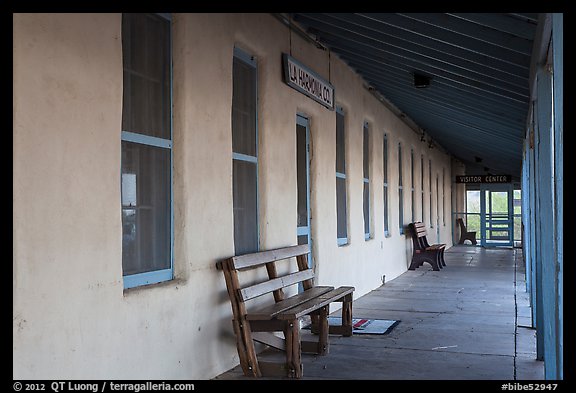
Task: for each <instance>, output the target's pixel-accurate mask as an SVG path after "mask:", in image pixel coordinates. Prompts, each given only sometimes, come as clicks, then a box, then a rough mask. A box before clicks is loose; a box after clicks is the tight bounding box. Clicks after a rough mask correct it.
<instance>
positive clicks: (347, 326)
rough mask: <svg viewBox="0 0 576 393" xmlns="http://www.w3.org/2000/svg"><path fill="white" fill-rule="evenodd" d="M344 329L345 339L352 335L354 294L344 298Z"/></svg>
mask: <svg viewBox="0 0 576 393" xmlns="http://www.w3.org/2000/svg"><path fill="white" fill-rule="evenodd" d="M342 328H343V330H344V332H343V333H342V335H343V336H344V337H350V336H351V335H352V294H348V295H346V296H344V301H343V302H342Z"/></svg>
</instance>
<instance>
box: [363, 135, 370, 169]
mask: <svg viewBox="0 0 576 393" xmlns="http://www.w3.org/2000/svg"><path fill="white" fill-rule="evenodd" d="M368 141H369V139H368V126H364V143H363V157H364V163H363V167H364V178H365V179H368V177H369V176H370V171H369V162H370V157H369V156H368V154H369V153H368Z"/></svg>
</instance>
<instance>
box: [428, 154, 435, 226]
mask: <svg viewBox="0 0 576 393" xmlns="http://www.w3.org/2000/svg"><path fill="white" fill-rule="evenodd" d="M428 172H429V173H428V175H429V176H428V180H429V183H428V191H429V194H430V228H434V221H433V218H432V160H428Z"/></svg>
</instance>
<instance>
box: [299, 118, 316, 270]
mask: <svg viewBox="0 0 576 393" xmlns="http://www.w3.org/2000/svg"><path fill="white" fill-rule="evenodd" d="M296 171H297V187H298V224H297V225H298V227H297V235H298V244H299V245H300V244H309V245H310V250H312V243H311V237H310V124H309V121H308V119H307V118H306V117H304V116H302V115H297V116H296ZM308 266H309V267H312V253H310V254H308Z"/></svg>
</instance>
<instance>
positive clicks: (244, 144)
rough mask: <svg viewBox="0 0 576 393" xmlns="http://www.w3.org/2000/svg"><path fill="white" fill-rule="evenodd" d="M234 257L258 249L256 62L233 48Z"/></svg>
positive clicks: (251, 57) (252, 57)
mask: <svg viewBox="0 0 576 393" xmlns="http://www.w3.org/2000/svg"><path fill="white" fill-rule="evenodd" d="M232 72H233V75H232V80H233V89H232V183H233V210H234V253H235V254H236V255H242V254H247V253H251V252H256V251H258V249H259V235H260V234H259V230H260V229H259V223H258V214H259V213H258V211H259V206H258V204H259V203H258V74H257V62H256V58H255V57H254V56H252V55H250V54H248V53H246V52H244V51H243V50H241V49H239V48H234V58H233V67H232Z"/></svg>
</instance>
